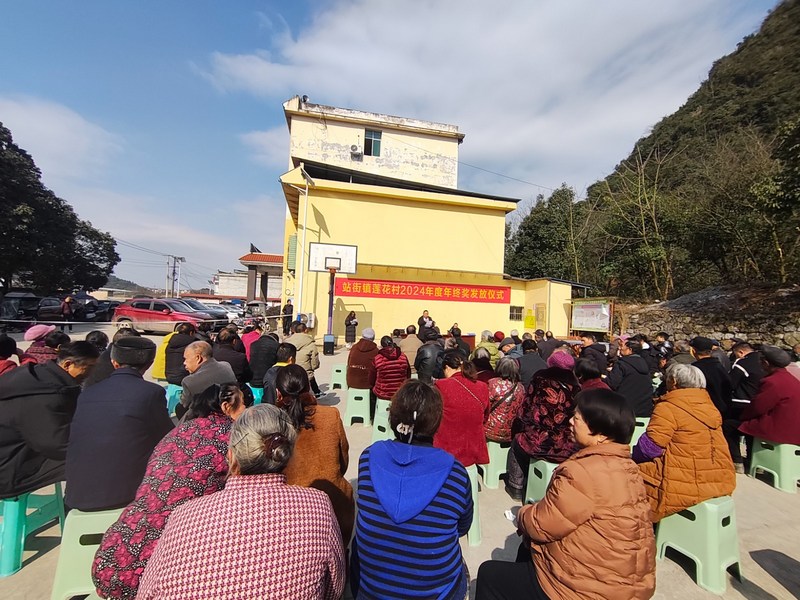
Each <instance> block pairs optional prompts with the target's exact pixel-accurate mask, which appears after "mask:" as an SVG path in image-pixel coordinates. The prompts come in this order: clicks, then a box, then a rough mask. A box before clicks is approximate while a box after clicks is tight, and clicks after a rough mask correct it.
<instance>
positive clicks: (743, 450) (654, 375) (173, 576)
mask: <svg viewBox="0 0 800 600" xmlns="http://www.w3.org/2000/svg"><path fill="white" fill-rule="evenodd" d="M289 308H291V307H289ZM284 314H287V315H290V314H291V312H284ZM357 325H358V317H357V315H356V314H355V312H351V313H350V314H349V315H348V316H347V321H346V327H347V335H348V337H347V340H346V343H347V344H348V346H349V347H348V348H346V352H347V362H346V367H347V369H346V378H347V385H348V386H349V387H352V388H358V389H364V390H370V395H371V398H372V400H373V406H374V403H375V402H376V401H377V400H378V399H380V400H388V401H390V409H389V424H390V427H391V430H392V432H393V434H394V439H392V440H386V441H379V442H376V443H374V444H372V445H370V446H369V447H368V448H367V449H366V450H365V451H364V452H363V453H362V454H361V456H360V459H359V462H358V499H357V501H356V499H355V498H354V492H353V488H352V486H351V484H350V482H349V481H348V480H347V479H346V478H345V473H346V471H347V468H348V464H349V444H348V439H347V435H346V431H345V428H344V426H343V423H342V420H341V417H340V414H339V410H338V409H337V408H335V407H331V406H323V405H321V404H319V402H318V399H319V398H321V397H322V396H323V395H324V393H323V392H322V391H321V389H320V387H319V384H318V382H317V379H316V376H315V372H316V371H317V369H318V368H319V366H320V361H319V354H318V350H317V347H316V344H315V343H314V339H313V337H312V336H311V335H310V334H309V333H308V332H307V331H306V326H305V325H304V324H303V323H301V322H291V323H290V324H289V326H288V327H287V329H286V330H285V331H284V332H282V335H279V334H278V333H276V332H269V331H263V330H262V329H260V328H259V326H257V325H255V326H249V327H247V328H245V329H244V330H243V331H241V332H240V331H239V330H238V328H237V327H236V326H233V325H232V326H230V327H227V328H225V329H223V330H222V331H221V332H219V333H218V334H217V335H216V336H215V338H214V339H212V338H211V337H209V336H208V333H207V332H204V331H198V330H197V329H196V328H195V327H194V326H193V325H191V324H189V323H180V324H178V325H177V326H176V329H175V331H174V332H172V333H170V334H169V335H167V336H165V338H164V339H163V341H162V343H161V344H160V345H156V344H155V343H154V342H152V341H151V340H149V339H147V338H145V337H142V336H140V335H139V334H138V332H136V331H135V330H134V329H130V328H123V329H119V330H118V331H117V332H116V333H115V334H114V336H113V339H111V340H109V339H108V337H107V336H105V334H103V333H102V332H100V331H96V332H91V333H90V334H88V335H87V336H86V339H85V340H81V341H73V340H71V339H70V337H69V336H68V335H67V334H65V333H63V332H59V331H55V328H54V327H52V326H47V325H35V326H33V327H31V328H30V329H28V331H27V332H26V333H25V339H26V340H27V341H30V342H31V344H30V346H29V347H28V348H27V349H26V350H25V351H21V350H19V349H18V348H17V345H16V342H15V341H14V340H13V339H12V338H10V337H7V336H0V498H8V497H14V496H16V495H19V494H22V493H26V492H30V491H34V490H36V489H39V488H41V487H43V486H46V485H49V484H51V483H54V482H58V481H66V497H65V503H66V505H67V508H68V510H71V509H76V510H80V511H97V510H111V509H116V510H119V511H120V515H119V518H118V519H117V520H116V522H115V523H114V524H113V525H112V526H111V527H110V528H109V529H108V531H107V532H106V533H105V535H104V536H103V539H102V542H101V543H100V547H99V549H98V551H97V553H96V556H95V558H94V561H93V564H92V567H91V573H92V579H93V581H94V584H95V586H96V589H97V593H98V594H99V595H100V596H101V597H103V598H135V597H141V598H153V599H155V598H163V599H171V598H176V599H177V598H214V599H219V600H224V599H227V598H230V599H234V598H244V597H275V598H339V597H341V595H342V593H343V590H344V586H345V582H346V581H349V586H350V589H351V591H352V593H353V596H354V598H356V599H362V598H363V599H367V598H416V597H418V598H442V599H451V598H452V599H462V598H466V597H467V596H468V589H469V579H470V575H469V573H468V572H467V569H466V567H465V563H464V560H463V557H462V554H461V549H460V545H459V538H460V537H461V536H463V535H466V533H467V532H468V531H469V529H470V526H471V525H472V519H473V494H472V489H471V484H470V477H469V475H468V469H472V468H475V466H483V465H487V464H488V463H489V453H488V446H487V444H488V443H498V444H502V445H504V447H508V452H507V463H506V475H505V489H506V492H507V493H508V494H509V496H510V497H511V498H512V499H513V500H514V501H520V500H522V498H523V491H524V489H525V486H526V477H527V473H528V465H529V463H530V462H531V461H535V460H545V461H548V462H550V463H554V464H557V465H558V467H557V468H556V469H555V472H554V475H553V478H552V480H551V482H550V485H549V487H548V490H547V493H546V495H545V496H544V498H542V499H541V500H539V501H537V502H534V503H533V504H527V505H525V506H523V507H522V508H521V509H520V510H519V513H518V514H517V516H516V524H517V528H518V533H519V535H520V547H519V551H518V556H517V560H516V561H515V562H503V561H496V560H492V561H488V562H486V563H484V564H483V565H481V567H480V569H479V570H478V573H477V592H476V594H477V595H476V598H478V599H481V600H484V599H489V600H494V599H510V598H519V597H529V598H551V599H552V598H576V599H577V598H586V597H598V598H600V597H602V598H649V597H651V596H652V594H653V592H654V589H655V542H654V535H653V525H654V524H655V523H657V522H658V521H660V520H661V519H663V518H665V517H667V516H669V515H672V514H674V513H677V512H679V511H681V510H683V509H684V508H687V507H689V506H692V505H694V504H697V503H699V502H702V501H704V500H707V499H710V498H715V497H720V496H726V495H730V494H731V493H732V491H733V489H734V487H735V485H736V472H737V471H740V472H743V471H744V470H745V469H746V468H747V463H748V461H749V460H750V458H751V455H752V443H753V439H754V438H759V439H764V440H767V441H771V442H774V443H786V444H796V445H800V368H798V366H799V365H793V364H792V363H793V362H795V363H800V360H798V356H797V353H798V352H800V347H796V348H794V349H792V351H791V354H790V352H787V351H785V350H782V349H780V348H777V347H774V346H769V345H762V346H758V347H756V346H754V345H751V344H748V343H747V342H746V341H743V340H732V342H731V344H732V345H731V347H730V348H728V349H727V351H726V350H725V349H723V347H722V345H721V344H720V343H719V342H718V341H717V340H712V339H709V338H706V337H701V336H695V337H692V338H691V339H688V340H676V341H672V340H670V339H669V338H670V336H669V335H667V334H666V333H663V332H662V333H659V334H658V335H657V336H656V337H655V339H654V340H653V341H651V340H649V339H648V338H647V337H646V336H644V335H634V336H625V335H621V336H612V337H611V338H610V339H609V340H608V341H603V340H601V339H598V337H597V336H596V334H594V333H590V332H587V333H584V334H583V335H582V336H581V338H580V340H577V339H571V340H559V339H557V338H556V337H555V336H553V335H552V334H551V333H550V332H544V331H542V330H537V331H535V332H525V333H523V335H522V336H521V337H520V336H519V334H518V332H517V331H516V330H514V331H511V332H510V333H509V334H508V335H506V334H505V333H503V332H502V331H495V332H494V333H493V332H492V331H490V330H485V331H483V332H482V333H481V335H480V339H479V340H478V341H477V343H476V344H475V345H474V348H473V347H472V346H471V344H470V342H469V341H468V339H464V337H462V333H461V330H460V328H459V326H458V324H457V323H454V324H453V326H452V327H450V329H449V330H448V331H447V333H446V335H443V334H442V333H441V331H440V329H439V328H438V327H437V326H436V324H435V322H434V321H433V319H432V317H431V316H430V314H429V313H428V312H427V311H425V312H424V313H423V314H422V316H420V318H419V319H418V321H417V323H416V324H411V325H409V326H408V327H407V328H406V329H405V331H404V332H403V331H395V332H393V334H392V335H385V336H383V337H381V338H380V339H379V340H378V342H377V343H376V341H375V340H376V333H375V331H374V330H373V329H372V328H371V327H364V328H362V329H361V331H360V338H358V339H357V335H356V327H357ZM148 372H149V373H150V374H151V376H152V378H154V379H156V380H161V381H162V382H163V383H164V384H165V385H171V386H178V387H179V388H180V401H179V404H178V406H177V407H176V408H175V415H170V414H169V413H168V410H167V406H168V405H167V400H166V390H165V385H159V384H158V383H153V382H151V381H147V380H146V379H145V374H146V373H148ZM637 418H638V419H642V418H645V419H649V421H648V425H647V427H646V431H645V432H644V433H643V434H642V435H641V436H640V437H639V438H638V440H634V443H633V445H631V442H632V436H633V432H634V428H635V423H636V420H637ZM742 442H743V443H742ZM348 548H349V551H348ZM220 564H222V565H224V573H223V574H222V575H223V576H220V572H219V569H218V567H219V565H220Z"/></svg>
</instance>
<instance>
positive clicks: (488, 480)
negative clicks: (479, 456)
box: [481, 440, 511, 490]
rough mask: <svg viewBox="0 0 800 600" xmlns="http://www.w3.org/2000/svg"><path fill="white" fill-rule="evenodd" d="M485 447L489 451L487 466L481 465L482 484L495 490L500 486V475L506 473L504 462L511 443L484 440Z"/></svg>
mask: <svg viewBox="0 0 800 600" xmlns="http://www.w3.org/2000/svg"><path fill="white" fill-rule="evenodd" d="M486 447H487V448H488V449H489V464H488V465H481V469H483V484H484V485H485V486H486V487H487V488H489V489H491V490H496V489H497V488H498V487H499V486H500V475H502V474H503V473H505V472H506V470H507V469H506V461H507V460H508V451H509V449H510V448H511V442H493V441H491V440H486Z"/></svg>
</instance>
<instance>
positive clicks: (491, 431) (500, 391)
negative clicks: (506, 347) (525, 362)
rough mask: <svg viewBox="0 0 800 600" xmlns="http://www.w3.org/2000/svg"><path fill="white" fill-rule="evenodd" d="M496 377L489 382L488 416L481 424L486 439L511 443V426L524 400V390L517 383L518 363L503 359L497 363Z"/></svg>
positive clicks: (520, 384) (518, 382)
mask: <svg viewBox="0 0 800 600" xmlns="http://www.w3.org/2000/svg"><path fill="white" fill-rule="evenodd" d="M495 374H496V375H497V377H493V378H492V379H490V380H489V414H488V415H487V417H486V419H485V420H484V422H483V429H484V431H485V432H486V439H487V440H491V441H493V442H510V441H511V424H512V423H513V422H514V418H515V417H516V416H517V413H518V412H519V407H520V406H521V405H522V401H523V400H525V388H524V387H523V385H522V383H520V381H519V363H517V361H516V359H513V358H509V357H505V358H501V359H500V361H499V362H498V363H497V369H496V370H495Z"/></svg>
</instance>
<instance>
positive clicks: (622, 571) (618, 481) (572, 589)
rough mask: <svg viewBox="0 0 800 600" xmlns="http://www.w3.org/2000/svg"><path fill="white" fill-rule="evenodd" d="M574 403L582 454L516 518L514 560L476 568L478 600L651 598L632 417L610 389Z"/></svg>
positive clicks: (649, 536)
mask: <svg viewBox="0 0 800 600" xmlns="http://www.w3.org/2000/svg"><path fill="white" fill-rule="evenodd" d="M551 356H552V355H551ZM575 401H576V408H575V414H574V416H573V417H572V419H571V420H570V422H571V427H572V430H573V435H574V437H575V439H576V440H577V442H578V445H579V446H580V448H581V449H580V450H578V451H577V452H576V453H575V454H573V455H572V456H571V457H570V458H568V459H567V460H565V461H564V462H563V463H561V465H560V466H559V467H558V468H557V469H556V471H555V473H553V478H552V480H551V481H550V485H549V487H548V488H547V494H546V495H545V497H544V498H543V499H542V500H540V501H539V502H536V503H534V504H528V505H526V506H523V507H522V508H521V509H520V511H519V513H518V514H517V522H518V527H519V533H521V534H522V536H523V546H522V547H520V551H519V554H518V556H517V562H513V563H512V562H503V561H497V560H492V561H488V562H485V563H483V564H482V565H481V566H480V569H479V570H478V585H477V593H476V596H475V598H476V599H477V600H496V599H501V598H502V599H508V600H511V599H517V598H530V599H532V600H547V599H548V598H550V599H553V598H565V599H566V598H570V599H572V598H575V599H578V598H606V599H609V600H614V599H619V600H630V599H636V600H644V599H646V598H651V597H652V596H653V593H654V592H655V586H656V562H655V540H654V537H653V527H652V524H651V522H650V516H649V513H650V507H649V506H648V504H647V500H646V497H645V494H644V484H643V483H642V477H641V475H640V474H639V470H638V469H637V468H636V465H635V464H634V462H633V461H632V460H631V459H630V448H629V446H628V444H629V443H630V440H631V435H632V434H633V429H634V424H635V417H634V415H633V411H632V410H631V409H630V408H629V406H628V403H627V402H626V400H625V398H623V397H622V396H620V395H619V394H616V393H614V392H612V391H610V390H588V391H586V392H581V393H579V394H578V395H577V397H576V398H575Z"/></svg>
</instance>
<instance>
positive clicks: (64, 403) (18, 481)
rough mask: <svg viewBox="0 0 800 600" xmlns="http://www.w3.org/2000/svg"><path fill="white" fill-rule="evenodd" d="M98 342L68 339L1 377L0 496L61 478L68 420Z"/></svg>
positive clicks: (67, 438) (33, 487)
mask: <svg viewBox="0 0 800 600" xmlns="http://www.w3.org/2000/svg"><path fill="white" fill-rule="evenodd" d="M99 354H100V353H99V352H98V351H97V348H95V347H94V346H93V345H92V344H90V343H89V342H72V343H69V344H64V345H62V346H61V347H60V348H59V349H58V358H57V359H56V360H55V361H48V362H46V363H43V364H40V365H34V364H32V363H28V364H24V365H22V366H20V367H17V368H16V369H14V370H12V371H10V372H8V373H6V374H5V375H3V376H2V377H0V498H12V497H14V496H18V495H19V494H24V493H26V492H32V491H34V490H37V489H39V488H41V487H44V486H46V485H50V484H52V483H56V482H57V481H63V480H64V461H65V459H66V457H67V442H68V441H69V425H70V422H71V421H72V416H73V415H74V414H75V405H76V402H77V399H78V394H80V391H81V387H80V384H81V382H82V381H83V380H84V379H86V376H87V375H88V374H89V373H90V372H91V370H92V368H93V367H94V364H95V362H97V357H98V356H99Z"/></svg>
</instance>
